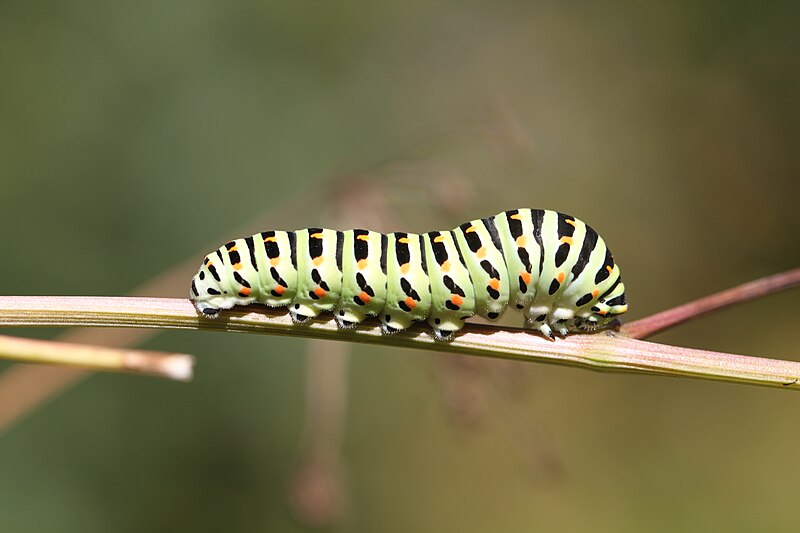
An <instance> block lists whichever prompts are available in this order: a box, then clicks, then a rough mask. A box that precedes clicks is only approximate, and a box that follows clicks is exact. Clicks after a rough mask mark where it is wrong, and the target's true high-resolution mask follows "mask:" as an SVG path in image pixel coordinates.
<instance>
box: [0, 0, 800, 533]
mask: <svg viewBox="0 0 800 533" xmlns="http://www.w3.org/2000/svg"><path fill="white" fill-rule="evenodd" d="M798 24H800V8H798V4H797V3H796V2H770V3H755V2H727V3H721V2H709V1H699V2H670V3H661V4H656V3H653V4H652V5H645V3H638V4H637V3H630V2H611V3H608V2H606V3H597V2H579V3H571V4H569V5H567V4H564V3H561V2H522V1H519V2H475V1H470V2H461V1H454V0H450V1H446V0H440V1H431V2H421V1H411V2H397V3H394V4H385V3H374V2H354V1H350V2H344V3H342V2H255V1H244V0H236V1H231V2H208V1H203V0H198V1H194V0H193V1H191V2H190V1H177V2H152V1H144V2H132V3H120V2H95V1H87V2H66V1H43V2H23V1H19V0H6V1H4V2H2V3H0V76H1V77H0V242H2V243H3V245H4V250H5V252H4V253H3V255H2V258H3V260H2V261H1V262H0V293H2V294H31V295H34V294H76V295H77V294H87V295H88V294H101V295H115V294H123V293H125V292H127V291H128V290H130V289H131V288H132V287H134V286H136V285H138V284H140V283H141V282H143V281H145V280H147V279H148V278H150V277H151V276H154V275H155V274H157V273H159V272H161V271H163V270H165V269H166V268H168V267H169V266H170V265H172V264H173V263H175V262H177V261H180V260H183V259H185V258H186V257H187V256H188V255H189V254H192V253H195V251H197V250H201V249H206V248H207V249H211V248H212V247H214V246H216V245H217V244H219V242H223V241H224V240H225V239H227V238H229V237H234V236H238V235H232V234H231V232H232V231H234V230H235V229H236V228H238V227H240V226H241V225H242V224H245V223H247V221H249V220H252V219H253V218H255V217H257V216H258V215H259V214H262V213H268V212H270V211H273V212H274V211H276V210H278V209H279V208H281V207H282V206H286V205H294V206H297V207H296V209H294V210H293V211H292V214H291V218H290V219H277V218H273V219H271V221H270V223H271V224H272V225H274V226H280V227H285V228H288V229H291V228H295V227H301V226H309V225H314V224H325V223H326V221H325V220H324V217H321V216H320V209H321V208H322V207H324V206H325V205H326V202H327V201H328V198H326V197H325V195H326V194H329V191H330V188H329V187H325V188H323V187H321V186H317V184H320V183H322V182H323V181H325V180H328V183H329V180H330V179H331V176H337V175H342V176H349V175H351V174H352V173H358V172H359V171H360V170H361V169H366V170H364V171H363V173H364V175H366V178H367V179H369V178H370V177H371V176H373V174H374V179H375V180H378V179H393V178H392V176H391V175H392V173H393V172H396V170H395V169H397V168H402V172H404V173H411V174H416V179H417V180H429V181H433V182H436V181H441V182H442V183H443V184H444V185H443V186H442V187H443V188H444V196H445V197H452V198H455V199H457V200H456V202H455V203H456V204H460V203H461V202H462V201H463V202H464V203H465V204H466V202H467V199H463V198H462V196H460V194H461V191H457V190H452V191H448V190H447V184H448V183H458V180H455V181H453V180H452V178H453V176H457V177H458V178H459V179H460V180H462V181H464V180H465V182H466V183H469V185H470V187H471V188H472V189H473V190H474V191H476V194H475V195H474V196H473V197H472V198H471V200H469V210H468V211H467V210H466V208H465V209H464V211H463V212H458V211H459V210H458V209H456V208H457V207H458V205H456V208H454V210H453V211H452V213H449V212H448V213H442V214H441V215H439V216H438V217H433V216H431V215H430V213H429V212H425V213H422V214H420V213H418V212H417V211H416V210H415V203H414V202H413V201H412V202H408V201H406V202H405V203H403V202H402V201H401V199H402V197H404V195H405V194H406V193H409V194H413V190H411V188H410V187H408V188H407V187H406V186H404V183H405V181H406V180H405V177H404V175H403V176H400V177H399V178H398V177H397V176H394V179H395V182H396V185H395V193H396V195H397V197H398V204H401V206H402V208H403V209H404V211H402V209H401V211H402V212H401V213H400V214H401V215H402V216H403V219H404V220H406V221H407V222H406V224H405V225H404V226H403V228H395V229H407V230H426V229H432V228H431V227H429V224H430V223H435V224H437V225H444V226H445V227H447V226H453V225H455V224H457V223H460V222H462V221H463V220H462V217H463V216H464V215H465V214H466V216H473V215H474V216H481V215H488V214H491V213H494V212H497V211H499V210H501V209H505V208H511V207H522V206H531V207H545V208H550V209H558V210H562V211H565V212H569V213H572V214H575V215H577V216H579V217H581V218H582V219H584V220H586V221H589V222H590V223H591V224H592V225H593V226H594V227H595V228H597V229H598V231H600V232H601V233H602V234H603V236H604V237H605V238H606V239H607V241H608V242H609V243H610V245H611V246H612V248H613V250H614V252H615V256H616V258H617V259H618V261H619V262H620V264H621V266H622V268H623V272H624V276H625V282H626V285H627V286H628V288H629V295H630V303H631V314H632V316H634V317H641V316H644V315H646V314H648V313H650V312H655V311H658V310H660V309H663V308H666V307H668V306H671V305H674V304H678V303H681V302H683V301H686V300H688V299H690V298H694V297H697V296H701V295H704V294H706V293H709V292H711V291H714V290H717V289H722V288H725V287H728V286H730V285H733V284H736V283H739V282H743V281H746V280H749V279H752V278H755V277H758V276H762V275H767V274H771V273H774V272H777V271H779V270H783V269H787V268H790V267H795V266H797V264H798V262H800V239H798V231H799V230H800V210H798V209H797V206H796V203H797V198H798V193H800V185H798V169H799V168H800V155H798V150H797V140H798V138H800V107H799V106H798V105H797V95H798V94H800V65H798V54H797V50H798V45H800V42H798V41H800V38H798V32H797V27H798ZM486 117H488V119H487V120H485V119H486ZM498 124H499V125H498ZM476 132H477V133H476ZM476 138H477V139H479V140H475V139H476ZM463 139H469V140H467V141H464V140H463ZM409 147H411V148H409ZM520 154H522V155H520ZM392 157H396V158H397V159H398V160H399V162H400V163H402V164H401V165H400V166H399V167H397V166H393V164H392V162H391V159H392ZM387 159H388V160H390V161H388V162H387ZM378 167H380V168H382V169H383V170H380V171H378V170H376V168H378ZM371 173H372V174H371ZM420 176H421V177H420ZM362 178H363V175H362ZM447 180H451V181H447ZM349 192H350V194H354V195H355V194H359V189H358V188H357V187H352V190H351V191H349ZM304 205H308V206H312V207H309V208H308V209H307V210H304V209H303V206H304ZM323 212H324V211H323ZM455 217H458V218H455ZM264 229H267V228H264ZM199 259H200V257H199V256H198V261H199ZM187 283H188V280H187ZM185 292H186V287H185V286H180V287H175V290H174V291H173V292H172V293H171V294H168V295H167V294H165V296H183V295H184V294H185ZM796 301H797V294H796V291H795V293H787V294H783V295H778V296H773V297H770V298H768V299H765V300H764V301H759V302H754V303H749V304H746V305H745V306H742V307H740V308H736V309H732V310H729V311H725V312H722V313H720V314H718V315H716V316H714V317H710V318H706V319H702V320H700V321H697V322H696V323H694V324H691V325H689V326H685V327H682V328H680V329H677V330H675V331H674V332H671V333H669V334H668V335H662V336H661V337H660V339H661V340H663V341H665V342H672V343H680V344H685V345H690V346H695V347H702V348H709V349H717V350H721V351H727V352H739V353H747V354H756V355H759V354H760V355H770V356H776V357H786V358H792V357H798V356H800V336H799V335H798V333H797V328H796V327H795V323H796V321H797V318H798V313H797V304H796ZM20 333H21V334H26V335H41V336H47V335H52V332H27V331H26V332H20ZM146 347H147V348H152V349H162V350H177V351H181V352H192V353H196V354H198V356H199V358H200V361H199V368H198V377H197V379H196V381H195V382H194V383H192V384H190V385H180V384H173V383H163V382H159V381H156V380H150V379H141V378H134V377H130V376H106V375H104V376H98V377H95V378H93V379H91V380H89V381H88V382H86V383H85V384H83V385H81V386H80V387H78V388H76V389H75V390H73V391H71V392H70V393H68V394H67V395H65V396H63V397H61V398H59V399H58V400H57V401H55V402H53V403H51V404H50V405H49V406H47V407H46V408H45V409H44V410H42V411H40V412H39V413H37V414H36V415H35V416H32V417H30V418H29V419H27V420H25V421H24V422H23V423H21V424H20V425H18V426H17V427H15V428H14V429H13V430H12V431H9V432H8V433H6V434H5V435H3V436H2V438H0V472H2V476H0V501H2V502H3V504H4V505H3V509H4V511H3V512H2V513H0V531H14V532H19V533H24V532H28V531H30V532H39V531H60V532H72V531H75V532H81V533H88V532H94V531H98V532H100V531H118V532H124V531H131V532H133V531H137V532H138V531H155V530H160V531H193V532H199V531H254V530H267V529H268V528H271V529H270V530H280V531H304V530H306V528H305V527H304V526H302V525H300V524H299V523H297V522H296V521H295V520H294V519H293V518H292V516H291V514H290V512H289V511H288V510H287V509H288V507H287V494H286V487H287V485H288V483H289V479H290V478H291V475H292V472H293V469H294V466H295V461H296V460H297V456H298V449H297V443H298V439H299V436H300V435H299V434H300V431H301V427H302V417H303V413H304V410H303V409H304V407H303V400H304V392H303V388H304V377H305V376H304V373H303V368H304V354H305V343H304V342H303V341H301V340H299V339H284V338H262V337H255V336H232V335H220V334H211V333H198V332H172V333H163V334H161V335H159V336H158V337H156V338H155V339H154V340H152V341H150V342H148V343H147V346H146ZM433 362H434V361H433V360H432V357H431V356H430V355H429V354H422V353H416V352H405V351H396V350H391V349H389V348H386V349H375V348H370V347H359V348H357V349H356V351H355V352H354V355H353V357H352V360H351V363H352V366H351V372H350V392H349V394H350V397H349V401H350V406H349V419H348V422H347V433H346V437H345V444H344V452H343V453H344V457H345V459H346V461H347V468H348V472H347V483H346V490H347V491H348V493H347V496H346V498H347V511H346V513H347V516H346V518H345V519H344V522H343V523H342V526H341V527H342V528H343V529H348V530H354V531H376V530H380V531H398V532H404V531H414V530H423V531H442V530H452V531H456V530H457V531H489V530H493V531H521V530H526V531H529V530H532V529H537V528H538V529H541V530H543V531H596V532H602V531H614V532H619V531H645V530H646V531H675V530H682V531H686V530H697V531H707V530H725V531H753V530H769V531H794V530H796V525H795V523H794V522H795V521H794V520H793V519H792V514H791V510H792V509H793V508H794V505H795V499H796V498H795V495H794V490H795V483H794V480H795V479H797V478H798V476H800V462H798V461H797V459H796V455H797V449H798V447H799V445H800V429H798V427H797V424H796V423H794V422H795V420H796V412H797V406H798V401H800V398H798V397H796V395H792V394H781V393H780V392H776V391H773V390H759V389H753V388H748V387H737V386H730V385H720V384H711V383H704V382H694V381H682V380H672V379H658V378H646V377H639V376H630V377H628V376H611V375H600V374H592V373H588V372H584V371H578V370H574V369H565V368H557V367H543V366H522V365H516V366H515V367H514V368H515V371H516V373H518V374H524V375H525V377H526V379H525V380H523V383H524V385H523V386H522V387H516V388H515V392H514V394H506V392H507V390H506V389H507V388H508V387H512V386H514V384H513V383H511V381H509V380H507V379H497V376H495V378H494V379H495V382H494V383H495V385H494V391H495V392H494V393H491V394H489V395H487V396H486V397H485V398H484V399H483V400H482V402H484V403H483V404H482V407H480V409H481V412H482V415H481V416H480V417H479V418H478V420H477V422H476V423H475V424H471V425H466V426H465V425H459V424H454V423H453V421H452V418H451V417H450V416H448V408H447V407H446V406H447V405H448V402H447V401H443V391H445V392H447V393H452V392H453V391H452V384H451V383H450V382H446V383H444V382H443V381H442V380H440V379H438V378H437V377H436V374H435V373H434V370H435V369H436V365H435V364H432V363H433ZM447 387H451V388H450V389H448V388H447ZM455 397H458V395H456V396H455ZM448 398H450V396H448ZM465 401H469V400H465ZM542 435H544V436H545V437H546V439H545V441H546V442H548V443H549V444H548V445H547V448H548V451H547V452H542V450H541V446H539V444H540V443H541V442H542V441H541V436H542ZM537 443H539V444H537ZM541 453H547V454H554V455H555V456H556V457H557V461H558V464H559V466H558V468H557V470H558V472H559V473H558V474H557V475H549V474H547V473H543V470H544V471H546V470H548V469H547V468H544V469H543V468H541V464H542V462H543V461H544V462H547V459H546V458H545V459H542V457H541V456H540V454H541ZM537 465H538V466H537Z"/></svg>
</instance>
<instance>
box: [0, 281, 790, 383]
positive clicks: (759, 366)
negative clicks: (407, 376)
mask: <svg viewBox="0 0 800 533" xmlns="http://www.w3.org/2000/svg"><path fill="white" fill-rule="evenodd" d="M0 326H25V327H51V326H58V327H60V326H111V327H160V328H176V329H204V330H215V331H230V332H242V333H262V334H274V335H294V336H302V337H308V338H318V339H330V340H340V341H350V342H362V343H370V344H383V345H392V346H402V347H406V348H418V349H425V350H435V351H442V352H451V353H461V354H468V355H478V356H483V357H494V358H501V359H513V360H518V361H529V362H543V363H553V364H561V365H568V366H574V367H581V368H588V369H592V370H601V371H611V372H637V373H647V374H657V375H665V376H679V377H692V378H699V379H706V380H713V381H725V382H737V383H748V384H752V385H762V386H768V387H777V388H787V389H800V384H798V380H800V363H797V362H792V361H782V360H776V359H767V358H762V357H748V356H743V355H734V354H726V353H721V352H710V351H705V350H695V349H691V348H682V347H677V346H666V345H662V344H655V343H651V342H645V341H640V340H635V339H630V338H626V337H624V336H622V335H619V334H617V333H614V332H603V333H599V334H594V335H571V336H569V337H568V338H566V339H559V340H557V341H555V342H551V341H548V340H545V339H543V338H542V337H539V336H537V335H535V334H532V333H531V332H529V331H525V330H522V329H503V328H498V327H494V326H486V325H481V324H467V325H466V327H465V328H464V329H463V330H462V332H461V333H460V334H459V335H458V336H457V337H456V339H455V340H453V341H452V342H447V343H442V342H437V341H435V340H434V339H433V338H432V336H431V335H429V334H428V333H427V332H426V331H425V329H424V328H423V327H421V326H418V327H414V328H411V329H410V330H407V331H404V332H401V333H399V334H397V335H391V336H384V335H382V334H381V332H380V328H379V327H378V323H377V322H376V321H374V320H373V321H367V322H365V323H364V324H363V325H362V326H360V327H359V328H357V329H356V330H354V331H342V330H339V329H338V328H337V326H336V324H335V322H334V321H333V320H332V319H325V320H314V321H312V322H311V323H310V324H307V325H303V326H297V325H294V324H292V321H291V319H290V318H289V316H288V314H286V313H285V311H284V310H281V309H266V308H262V307H256V306H251V307H248V308H244V309H235V310H231V311H228V312H227V313H226V314H225V316H224V317H222V318H219V319H217V320H206V319H203V318H200V317H198V316H197V314H196V312H195V310H194V308H193V307H192V305H191V304H190V303H189V301H188V300H182V299H169V298H97V297H47V296H38V297H36V296H32V297H24V296H5V297H0Z"/></svg>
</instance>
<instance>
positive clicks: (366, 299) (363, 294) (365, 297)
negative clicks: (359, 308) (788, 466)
mask: <svg viewBox="0 0 800 533" xmlns="http://www.w3.org/2000/svg"><path fill="white" fill-rule="evenodd" d="M358 299H359V300H361V301H362V302H364V303H365V304H367V303H369V301H370V296H369V294H367V293H366V292H365V291H361V292H360V293H358Z"/></svg>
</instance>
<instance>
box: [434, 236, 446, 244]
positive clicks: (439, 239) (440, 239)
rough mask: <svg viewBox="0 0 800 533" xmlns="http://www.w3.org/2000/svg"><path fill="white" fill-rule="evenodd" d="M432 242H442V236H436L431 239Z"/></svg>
mask: <svg viewBox="0 0 800 533" xmlns="http://www.w3.org/2000/svg"><path fill="white" fill-rule="evenodd" d="M433 242H444V235H438V236H436V237H435V238H434V239H433Z"/></svg>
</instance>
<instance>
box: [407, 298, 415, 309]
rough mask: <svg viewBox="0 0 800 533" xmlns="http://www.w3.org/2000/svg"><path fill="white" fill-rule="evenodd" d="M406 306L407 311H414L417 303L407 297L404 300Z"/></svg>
mask: <svg viewBox="0 0 800 533" xmlns="http://www.w3.org/2000/svg"><path fill="white" fill-rule="evenodd" d="M406 305H407V306H408V307H409V309H414V308H415V307H416V306H417V302H415V301H414V298H412V297H411V296H409V297H408V298H406Z"/></svg>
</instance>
